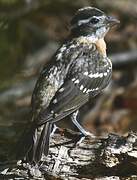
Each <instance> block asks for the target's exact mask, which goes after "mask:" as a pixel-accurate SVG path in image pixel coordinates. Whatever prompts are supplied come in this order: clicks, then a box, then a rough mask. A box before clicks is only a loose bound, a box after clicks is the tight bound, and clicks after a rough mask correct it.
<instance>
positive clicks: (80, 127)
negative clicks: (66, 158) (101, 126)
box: [71, 110, 95, 144]
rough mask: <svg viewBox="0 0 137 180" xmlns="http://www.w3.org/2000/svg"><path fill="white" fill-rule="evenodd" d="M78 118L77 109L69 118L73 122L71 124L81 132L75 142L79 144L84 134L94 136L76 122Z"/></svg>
mask: <svg viewBox="0 0 137 180" xmlns="http://www.w3.org/2000/svg"><path fill="white" fill-rule="evenodd" d="M77 119H79V111H78V110H77V111H76V112H74V113H73V114H72V115H71V120H72V122H73V124H74V125H75V126H76V127H77V128H78V129H79V131H80V132H81V134H82V137H81V139H80V140H79V141H78V142H77V144H80V143H81V142H82V141H83V140H84V139H85V137H86V136H90V137H95V136H94V135H93V134H92V133H90V132H88V131H86V130H85V129H84V128H83V127H82V126H81V125H80V124H79V122H78V120H77Z"/></svg>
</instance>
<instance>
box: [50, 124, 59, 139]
mask: <svg viewBox="0 0 137 180" xmlns="http://www.w3.org/2000/svg"><path fill="white" fill-rule="evenodd" d="M57 129H58V127H57V126H56V125H55V124H53V128H52V132H51V134H50V136H53V135H54V134H55V132H56V130H57Z"/></svg>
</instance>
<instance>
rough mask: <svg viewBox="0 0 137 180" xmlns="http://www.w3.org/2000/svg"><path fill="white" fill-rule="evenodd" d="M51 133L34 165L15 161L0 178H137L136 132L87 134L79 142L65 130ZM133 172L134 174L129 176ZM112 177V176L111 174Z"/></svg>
mask: <svg viewBox="0 0 137 180" xmlns="http://www.w3.org/2000/svg"><path fill="white" fill-rule="evenodd" d="M61 134H62V133H60V132H58V133H56V134H54V135H53V136H52V137H51V144H50V151H49V155H48V156H47V157H44V156H43V158H42V161H41V162H40V164H39V167H38V166H32V165H30V164H28V163H23V162H22V161H19V162H18V163H17V166H16V167H14V168H12V169H5V170H4V171H3V172H2V173H1V178H4V179H6V178H7V177H8V178H9V179H10V178H15V177H16V178H19V177H20V178H22V179H48V180H50V179H65V180H66V179H69V180H70V179H73V180H75V179H83V180H85V179H102V178H104V179H105V177H107V178H108V177H109V178H110V179H111V177H113V179H119V177H130V179H136V178H137V134H136V133H132V132H131V133H129V134H128V135H126V136H120V135H116V134H109V135H108V136H106V137H103V138H102V137H95V138H93V137H92V138H91V137H88V138H86V139H84V140H83V141H82V142H81V143H80V144H79V145H77V144H76V142H77V140H78V139H79V137H80V135H79V134H78V133H74V132H73V133H72V132H70V131H68V130H65V131H64V135H61ZM133 175H134V176H133ZM114 177H115V178H114Z"/></svg>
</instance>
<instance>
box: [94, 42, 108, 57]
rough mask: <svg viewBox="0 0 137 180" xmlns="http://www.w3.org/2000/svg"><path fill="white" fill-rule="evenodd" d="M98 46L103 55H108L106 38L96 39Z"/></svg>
mask: <svg viewBox="0 0 137 180" xmlns="http://www.w3.org/2000/svg"><path fill="white" fill-rule="evenodd" d="M95 44H96V46H97V49H98V51H99V52H100V53H101V54H102V55H103V56H106V43H105V41H104V39H99V40H98V41H96V43H95Z"/></svg>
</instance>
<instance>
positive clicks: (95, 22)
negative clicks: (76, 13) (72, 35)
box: [90, 17, 99, 24]
mask: <svg viewBox="0 0 137 180" xmlns="http://www.w3.org/2000/svg"><path fill="white" fill-rule="evenodd" d="M90 22H91V23H92V24H97V23H98V22H99V19H97V18H95V17H94V18H92V19H91V20H90Z"/></svg>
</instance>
